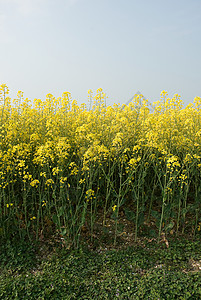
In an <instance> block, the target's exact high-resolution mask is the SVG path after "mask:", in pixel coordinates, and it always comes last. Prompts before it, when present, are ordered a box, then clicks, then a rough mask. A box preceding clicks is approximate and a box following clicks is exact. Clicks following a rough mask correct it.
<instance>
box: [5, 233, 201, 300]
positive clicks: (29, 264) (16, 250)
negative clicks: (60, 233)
mask: <svg viewBox="0 0 201 300" xmlns="http://www.w3.org/2000/svg"><path fill="white" fill-rule="evenodd" d="M200 245H201V240H200V238H196V239H194V240H191V241H190V240H187V239H183V240H181V239H180V240H176V239H175V240H172V241H170V247H169V248H168V249H167V248H165V244H158V243H156V242H153V241H152V242H149V241H148V239H147V240H146V239H145V240H144V242H143V243H141V246H139V245H137V244H136V246H135V247H134V246H133V247H128V248H127V249H124V250H117V249H116V250H115V249H113V250H106V249H104V250H101V249H100V248H99V249H98V248H97V250H96V251H90V250H89V249H88V248H87V246H86V247H84V248H82V249H81V250H79V251H69V250H66V249H65V248H62V247H61V246H58V245H56V244H51V245H50V244H47V243H42V242H40V243H37V244H31V243H28V242H27V241H20V240H18V241H17V240H16V241H15V240H13V241H12V242H11V241H2V242H1V246H0V299H5V300H6V299H9V300H10V299H41V300H42V299H201V270H200V269H199V266H200V267H201V247H200ZM196 263H197V266H196Z"/></svg>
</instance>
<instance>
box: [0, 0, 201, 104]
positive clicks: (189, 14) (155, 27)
mask: <svg viewBox="0 0 201 300" xmlns="http://www.w3.org/2000/svg"><path fill="white" fill-rule="evenodd" d="M0 83H1V84H2V83H6V84H7V85H8V86H9V88H10V91H11V92H10V95H11V97H12V98H13V97H15V95H16V93H17V91H18V90H22V91H24V96H25V97H28V98H29V99H31V100H32V99H34V98H41V99H44V98H45V96H46V94H47V93H52V94H53V95H54V96H55V97H59V96H61V95H62V93H63V92H64V91H69V92H71V93H72V97H73V99H76V100H77V101H78V103H83V102H86V101H87V91H88V89H92V90H93V91H94V93H95V91H96V89H97V88H100V87H101V88H102V89H103V90H104V92H106V94H107V95H108V97H109V98H108V104H113V103H121V104H122V103H125V102H127V101H128V100H129V99H130V98H131V97H132V95H133V94H135V92H137V91H138V90H139V91H141V92H142V93H143V94H144V96H145V97H146V98H148V99H149V100H150V102H153V101H156V100H158V99H159V98H160V92H161V91H162V90H166V91H168V93H169V96H170V97H172V96H173V95H174V94H175V93H178V94H180V95H181V97H182V99H183V100H184V102H185V104H188V103H190V102H192V101H193V99H194V97H195V96H201V0H168V1H167V0H141V1H139V0H138V1H136V0H0Z"/></svg>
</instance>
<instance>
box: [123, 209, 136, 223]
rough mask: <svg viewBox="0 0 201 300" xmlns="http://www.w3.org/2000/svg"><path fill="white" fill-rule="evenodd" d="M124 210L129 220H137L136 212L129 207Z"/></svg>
mask: <svg viewBox="0 0 201 300" xmlns="http://www.w3.org/2000/svg"><path fill="white" fill-rule="evenodd" d="M124 212H125V216H126V218H127V219H128V220H129V221H134V220H135V213H134V212H133V211H132V210H130V209H128V208H125V209H124Z"/></svg>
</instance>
